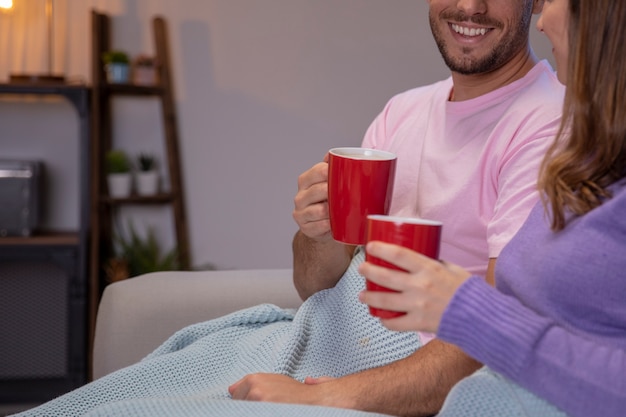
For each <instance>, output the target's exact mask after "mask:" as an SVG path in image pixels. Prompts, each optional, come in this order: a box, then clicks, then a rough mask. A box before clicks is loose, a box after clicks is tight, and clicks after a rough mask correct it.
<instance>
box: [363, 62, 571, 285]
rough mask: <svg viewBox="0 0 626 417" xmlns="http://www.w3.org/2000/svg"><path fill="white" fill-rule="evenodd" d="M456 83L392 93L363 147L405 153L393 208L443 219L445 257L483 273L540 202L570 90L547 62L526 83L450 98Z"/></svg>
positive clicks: (401, 212) (404, 213)
mask: <svg viewBox="0 0 626 417" xmlns="http://www.w3.org/2000/svg"><path fill="white" fill-rule="evenodd" d="M451 88H452V79H451V78H449V79H447V80H444V81H441V82H438V83H436V84H433V85H429V86H425V87H421V88H416V89H413V90H410V91H407V92H404V93H401V94H399V95H397V96H395V97H393V98H392V99H391V100H390V101H389V102H388V103H387V105H386V106H385V108H384V110H383V111H382V112H381V114H380V115H379V116H378V117H377V118H376V119H375V120H374V122H373V123H372V125H371V126H370V127H369V129H368V131H367V133H366V135H365V138H364V140H363V146H364V147H369V148H376V149H384V150H387V151H391V152H394V153H396V154H397V155H398V162H397V171H396V179H395V187H394V193H393V199H392V203H391V214H393V215H400V216H411V217H421V218H427V219H434V220H439V221H442V222H443V237H442V246H441V253H440V257H441V259H444V260H447V261H449V262H452V263H455V264H459V265H461V266H463V267H464V268H466V269H468V270H469V271H470V272H472V273H473V274H479V275H483V276H484V275H485V274H486V268H487V263H488V258H496V257H497V256H498V255H499V253H500V251H501V250H502V248H503V247H504V245H506V243H507V242H508V241H509V240H510V239H511V237H512V236H513V235H514V234H515V233H516V232H517V230H518V229H519V227H520V226H521V225H522V223H523V221H524V220H525V219H526V217H527V215H528V213H529V212H530V209H531V208H532V207H533V205H534V204H535V203H536V201H537V199H538V193H537V191H536V183H537V175H538V170H539V166H540V164H541V160H542V158H543V156H544V154H545V152H546V149H547V147H548V146H549V145H550V144H551V143H552V141H553V139H554V137H555V135H556V133H557V130H558V127H559V122H560V116H561V111H562V107H563V95H564V87H563V86H562V85H561V84H560V83H559V81H558V80H557V78H556V76H555V74H554V72H553V70H552V68H550V65H549V64H548V63H547V62H546V61H542V62H540V63H538V64H537V65H535V67H534V68H533V69H532V70H531V71H530V72H529V73H528V74H527V75H526V76H525V77H524V78H522V79H520V80H517V81H515V82H513V83H511V84H509V85H507V86H505V87H502V88H500V89H498V90H496V91H493V92H490V93H488V94H485V95H483V96H480V97H478V98H475V99H472V100H466V101H461V102H450V101H448V97H449V96H450V90H451Z"/></svg>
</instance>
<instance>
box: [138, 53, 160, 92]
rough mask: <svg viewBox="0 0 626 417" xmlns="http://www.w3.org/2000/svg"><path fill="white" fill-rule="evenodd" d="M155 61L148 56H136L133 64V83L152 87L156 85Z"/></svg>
mask: <svg viewBox="0 0 626 417" xmlns="http://www.w3.org/2000/svg"><path fill="white" fill-rule="evenodd" d="M157 67H158V65H157V60H156V58H154V57H151V56H148V55H138V56H137V57H136V58H135V60H134V62H133V83H135V84H137V85H154V84H156V83H157Z"/></svg>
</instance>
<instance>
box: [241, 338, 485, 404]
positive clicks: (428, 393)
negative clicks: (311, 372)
mask: <svg viewBox="0 0 626 417" xmlns="http://www.w3.org/2000/svg"><path fill="white" fill-rule="evenodd" d="M480 366H481V365H480V364H479V363H478V362H476V361H474V360H473V359H471V358H470V357H468V356H467V355H465V354H464V353H463V352H462V351H461V350H459V348H457V347H456V346H454V345H450V344H447V343H444V342H441V341H439V340H436V339H435V340H433V341H431V342H430V343H428V344H426V345H425V346H424V347H422V348H420V349H418V350H417V351H416V352H415V353H413V354H412V355H411V356H408V357H407V358H405V359H402V360H399V361H396V362H393V363H391V364H388V365H385V366H381V367H379V368H373V369H368V370H365V371H362V372H359V373H356V374H351V375H347V376H344V377H341V378H336V379H322V380H323V381H324V382H319V383H308V384H303V383H302V382H299V381H296V380H295V379H292V378H291V377H288V376H285V375H278V374H252V375H248V376H246V377H244V378H243V379H241V380H239V381H237V382H236V383H235V384H233V385H232V386H231V387H229V392H230V394H231V395H232V398H233V399H237V400H249V401H269V402H280V403H295V404H314V405H325V406H330V407H339V408H349V409H355V410H363V411H372V412H378V413H385V414H391V415H397V416H429V415H433V414H436V413H437V412H438V411H439V409H440V408H441V405H442V404H443V401H444V399H445V397H446V395H447V394H448V391H450V389H451V388H452V386H453V385H454V384H456V383H457V382H458V381H459V380H460V379H462V378H464V377H466V376H468V375H470V374H471V373H473V372H474V371H475V370H477V369H478V368H480Z"/></svg>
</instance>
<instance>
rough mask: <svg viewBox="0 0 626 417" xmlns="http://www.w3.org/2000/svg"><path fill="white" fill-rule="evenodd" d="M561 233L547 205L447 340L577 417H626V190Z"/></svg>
mask: <svg viewBox="0 0 626 417" xmlns="http://www.w3.org/2000/svg"><path fill="white" fill-rule="evenodd" d="M613 193H614V195H613V198H611V199H610V200H608V201H607V202H605V203H604V204H603V205H602V206H600V207H598V208H596V209H594V210H592V211H591V212H590V213H587V214H586V215H585V216H582V217H579V218H576V219H574V220H572V221H571V222H570V223H569V224H568V225H567V227H566V228H565V229H564V230H563V231H560V232H558V233H553V232H552V231H551V230H550V228H549V220H548V219H547V216H546V215H545V213H544V210H543V207H542V206H541V204H539V205H537V206H536V207H535V208H534V209H533V211H532V212H531V214H530V215H529V217H528V219H527V221H526V223H525V224H524V226H523V227H522V228H521V229H520V231H519V232H518V234H517V235H516V236H515V238H513V240H512V241H511V242H510V243H509V245H508V246H507V247H506V248H505V249H504V250H503V251H502V253H501V255H500V257H499V258H498V263H497V268H496V283H497V284H496V287H497V290H496V289H494V288H492V287H489V286H488V285H487V284H486V283H485V281H484V280H483V279H481V278H479V277H472V278H470V279H469V280H468V281H466V282H465V283H464V284H463V285H462V286H461V287H460V288H459V291H458V292H457V293H456V295H455V296H454V298H453V299H452V302H451V303H450V305H449V306H448V309H447V310H446V312H445V314H444V317H443V319H442V322H441V325H440V327H439V332H438V337H439V338H441V339H442V340H444V341H447V342H450V343H454V344H455V345H458V346H459V347H461V348H462V349H463V350H464V351H465V352H466V353H468V354H469V355H471V356H472V357H474V358H476V359H477V360H479V361H481V362H482V363H484V364H485V365H487V366H488V367H490V368H491V369H493V370H495V371H497V372H499V373H501V374H503V375H504V376H506V377H508V378H510V379H511V380H513V381H514V382H516V383H517V384H519V385H520V386H522V387H524V388H526V389H528V390H529V391H531V392H533V393H534V394H536V395H538V396H540V397H542V398H544V399H546V400H548V401H549V402H551V403H552V404H554V405H555V406H557V407H558V408H560V409H562V410H563V411H565V412H567V413H568V414H571V415H572V416H585V417H589V416H603V417H610V416H620V417H623V416H626V181H622V182H621V184H619V185H617V186H615V187H613Z"/></svg>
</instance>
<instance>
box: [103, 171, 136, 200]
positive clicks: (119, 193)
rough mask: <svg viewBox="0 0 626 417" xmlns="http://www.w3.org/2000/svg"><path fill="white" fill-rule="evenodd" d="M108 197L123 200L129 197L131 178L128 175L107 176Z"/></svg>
mask: <svg viewBox="0 0 626 417" xmlns="http://www.w3.org/2000/svg"><path fill="white" fill-rule="evenodd" d="M107 184H108V186H109V196H110V197H112V198H125V197H128V196H129V195H130V192H131V189H132V176H131V175H130V173H124V174H109V175H107Z"/></svg>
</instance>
